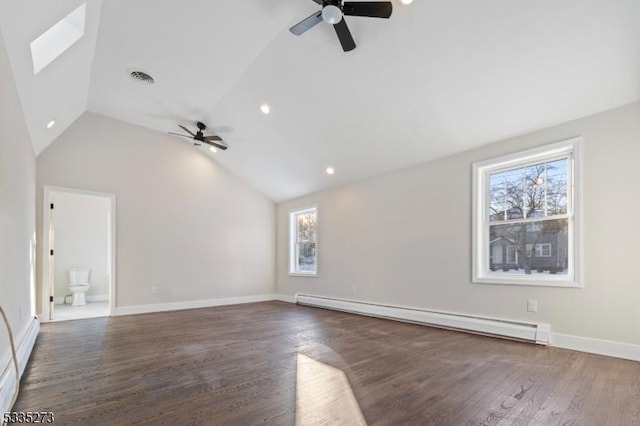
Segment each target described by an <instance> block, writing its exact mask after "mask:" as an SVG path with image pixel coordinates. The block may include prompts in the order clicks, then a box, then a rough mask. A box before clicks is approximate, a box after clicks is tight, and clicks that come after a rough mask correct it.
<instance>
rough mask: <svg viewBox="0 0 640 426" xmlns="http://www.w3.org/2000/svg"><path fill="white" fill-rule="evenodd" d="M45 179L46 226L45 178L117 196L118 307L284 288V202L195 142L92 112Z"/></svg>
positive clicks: (43, 170)
mask: <svg viewBox="0 0 640 426" xmlns="http://www.w3.org/2000/svg"><path fill="white" fill-rule="evenodd" d="M231 150H233V147H232V148H231ZM231 150H230V152H231ZM225 154H227V153H220V154H219V155H225ZM37 184H38V194H37V200H38V203H39V204H38V208H37V214H38V219H37V225H38V228H40V227H41V226H42V224H41V221H42V219H41V216H42V208H41V203H42V187H43V185H52V186H61V187H66V188H78V189H85V190H91V191H96V192H103V193H114V194H116V209H117V212H116V217H117V229H116V232H117V236H116V238H117V242H116V259H115V261H116V283H117V284H116V286H117V302H116V303H117V306H118V307H125V306H139V305H146V304H155V303H169V302H181V301H191V300H203V299H215V298H223V297H235V296H250V295H260V294H270V293H273V291H274V289H275V285H274V277H275V272H274V265H275V262H274V253H275V205H274V203H273V202H271V201H270V200H269V199H267V198H266V197H264V196H263V195H261V194H259V193H257V192H256V191H255V190H253V189H252V188H250V187H248V186H247V185H246V184H245V183H244V182H243V181H241V180H240V179H239V178H238V177H236V176H235V175H233V174H231V173H229V172H228V171H226V170H225V169H224V168H222V167H220V166H219V165H218V164H217V163H216V162H215V161H214V160H213V159H212V158H210V157H209V156H208V155H206V154H204V153H203V152H202V151H200V150H198V149H197V148H195V147H194V146H192V145H190V144H189V143H188V141H186V140H184V141H183V140H181V139H179V138H176V137H174V136H170V135H166V134H162V133H158V132H155V131H151V130H148V129H144V128H142V127H138V126H135V125H131V124H128V123H124V122H121V121H117V120H113V119H110V118H106V117H103V116H100V115H97V114H92V113H85V114H84V115H83V116H82V117H81V118H80V119H78V121H76V122H75V123H74V124H73V125H72V126H71V127H70V128H68V129H67V130H66V131H65V132H64V133H63V134H62V135H61V136H60V137H59V138H58V139H57V140H56V141H55V142H54V143H53V144H52V145H50V146H49V147H48V148H47V149H46V150H45V151H44V152H43V153H42V154H40V155H39V156H38V159H37ZM40 233H41V230H40V229H38V235H39V236H40ZM39 266H40V265H39ZM39 270H41V268H39ZM38 276H39V277H41V273H39V275H38ZM152 286H153V287H157V293H156V294H151V292H150V287H152Z"/></svg>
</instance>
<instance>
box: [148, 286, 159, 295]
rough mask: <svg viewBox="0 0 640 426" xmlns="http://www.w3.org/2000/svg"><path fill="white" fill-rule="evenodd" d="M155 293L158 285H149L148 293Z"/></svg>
mask: <svg viewBox="0 0 640 426" xmlns="http://www.w3.org/2000/svg"><path fill="white" fill-rule="evenodd" d="M157 293H158V287H156V286H152V287H149V294H157Z"/></svg>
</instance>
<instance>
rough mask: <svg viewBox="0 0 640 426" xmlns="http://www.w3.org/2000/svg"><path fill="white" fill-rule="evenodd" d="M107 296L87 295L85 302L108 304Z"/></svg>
mask: <svg viewBox="0 0 640 426" xmlns="http://www.w3.org/2000/svg"><path fill="white" fill-rule="evenodd" d="M108 301H109V295H108V294H91V295H89V294H87V302H108Z"/></svg>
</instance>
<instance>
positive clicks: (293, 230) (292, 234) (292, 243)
mask: <svg viewBox="0 0 640 426" xmlns="http://www.w3.org/2000/svg"><path fill="white" fill-rule="evenodd" d="M311 212H313V213H315V215H316V270H315V271H298V270H297V265H298V253H297V250H296V246H297V238H298V229H297V226H298V220H297V218H298V216H300V215H303V214H307V213H311ZM289 275H290V276H297V277H317V276H318V206H311V207H305V208H302V209H296V210H292V211H290V212H289Z"/></svg>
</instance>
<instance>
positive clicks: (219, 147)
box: [203, 140, 229, 151]
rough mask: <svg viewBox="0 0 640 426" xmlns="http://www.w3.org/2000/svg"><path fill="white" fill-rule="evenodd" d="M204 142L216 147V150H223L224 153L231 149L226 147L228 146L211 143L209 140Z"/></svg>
mask: <svg viewBox="0 0 640 426" xmlns="http://www.w3.org/2000/svg"><path fill="white" fill-rule="evenodd" d="M203 142H204V143H206V144H207V145H211V146H215V147H216V148H218V149H221V150H223V151H224V150H225V149H227V148H229V147H228V146H226V145H222V144H219V143H215V142H211V141H208V140H205V141H203Z"/></svg>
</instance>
